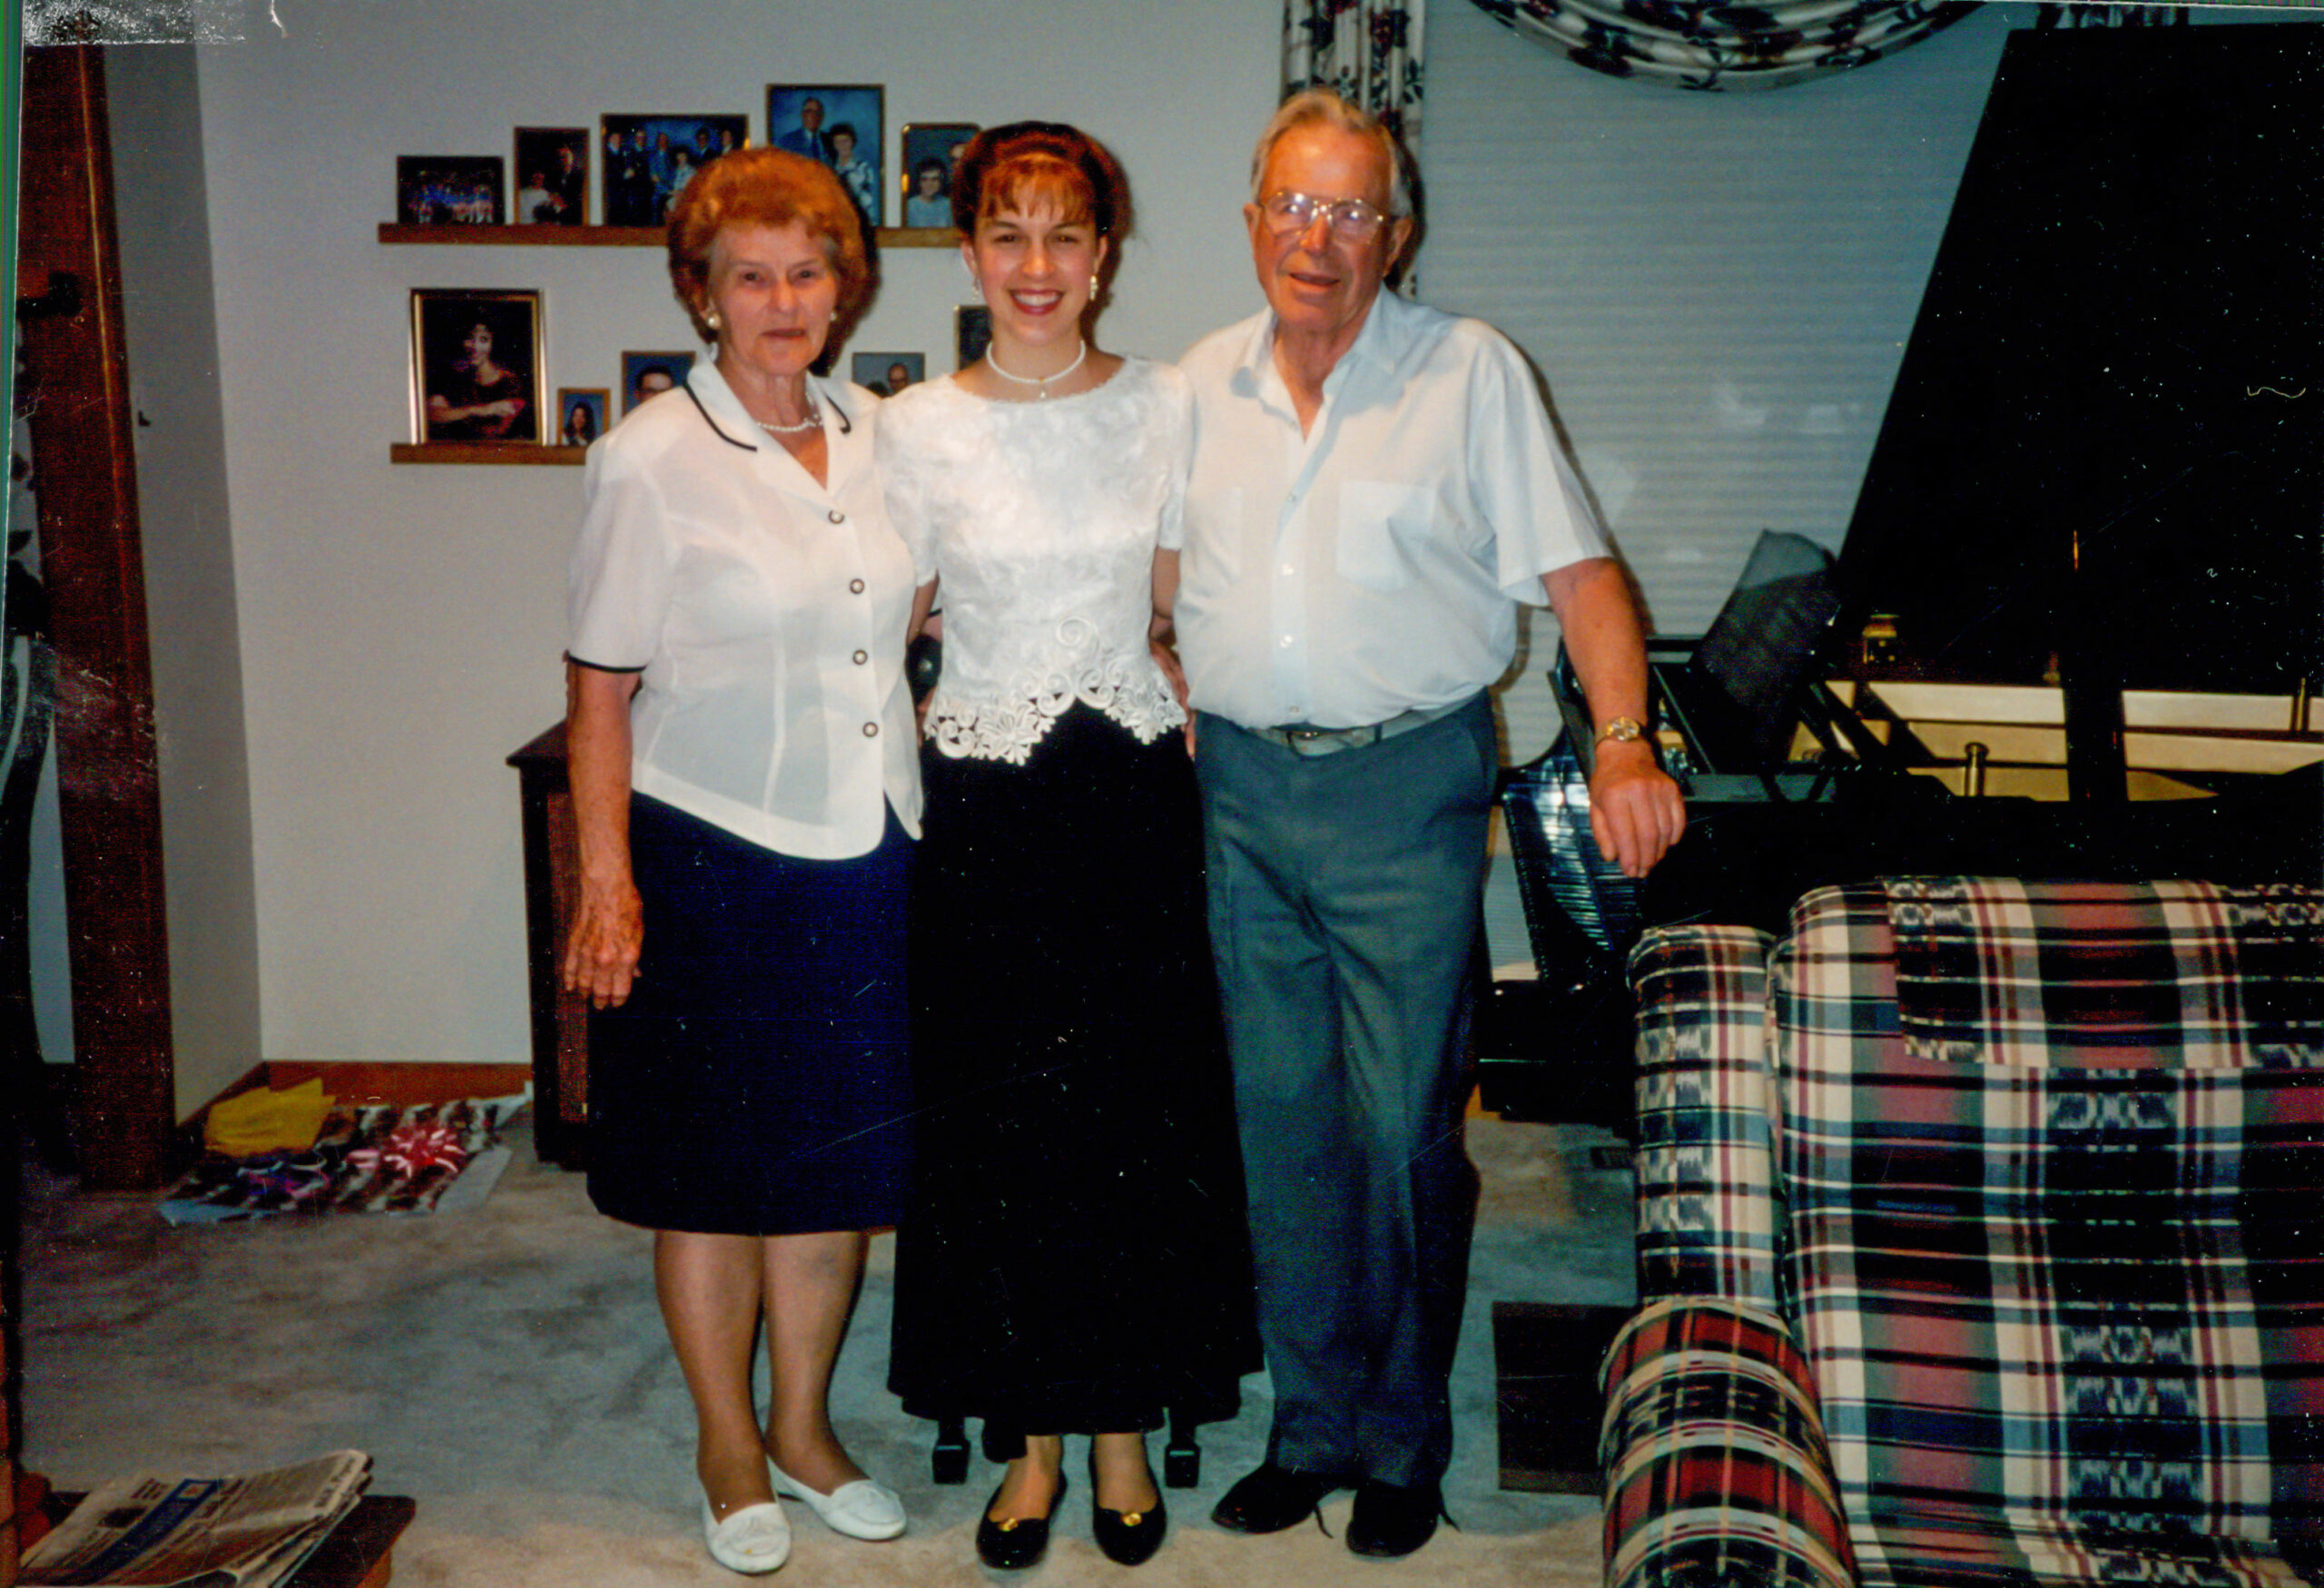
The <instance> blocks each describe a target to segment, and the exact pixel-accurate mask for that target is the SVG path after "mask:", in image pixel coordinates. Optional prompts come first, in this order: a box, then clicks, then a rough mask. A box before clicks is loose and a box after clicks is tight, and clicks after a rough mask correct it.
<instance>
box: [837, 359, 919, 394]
mask: <svg viewBox="0 0 2324 1588" xmlns="http://www.w3.org/2000/svg"><path fill="white" fill-rule="evenodd" d="M847 358H848V367H847V372H848V375H849V378H850V379H852V380H853V381H854V382H855V383H856V384H857V385H858V386H868V387H870V388H871V389H872V390H874V391H876V392H878V393H879V394H880V395H881V396H882V397H893V396H894V395H895V394H896V393H897V392H899V391H901V390H904V388H906V387H908V386H917V385H919V384H920V383H921V381H923V380H927V379H928V355H927V354H926V353H850V354H849V355H848V356H847Z"/></svg>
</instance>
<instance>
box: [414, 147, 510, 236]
mask: <svg viewBox="0 0 2324 1588" xmlns="http://www.w3.org/2000/svg"><path fill="white" fill-rule="evenodd" d="M507 192H508V189H507V172H506V170H505V166H504V163H503V162H502V160H501V158H500V156H499V155H497V154H399V155H397V156H396V219H397V220H399V221H400V222H403V223H404V224H405V225H407V226H497V225H500V224H501V223H502V222H504V221H506V220H507V214H508V212H507V208H506V207H505V201H506V199H507Z"/></svg>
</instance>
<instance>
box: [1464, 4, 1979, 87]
mask: <svg viewBox="0 0 2324 1588" xmlns="http://www.w3.org/2000/svg"><path fill="white" fill-rule="evenodd" d="M1475 4H1476V5H1477V6H1478V7H1479V8H1480V9H1482V10H1483V11H1484V12H1486V13H1487V14H1488V15H1492V16H1493V17H1495V18H1496V19H1498V20H1499V21H1501V22H1502V23H1503V24H1505V25H1508V26H1510V27H1512V28H1514V29H1515V30H1516V31H1517V32H1519V33H1521V34H1523V35H1528V36H1529V37H1531V38H1533V39H1535V40H1536V41H1538V42H1540V43H1541V44H1547V45H1548V46H1550V47H1551V48H1552V49H1556V50H1561V51H1562V52H1564V53H1565V54H1567V55H1569V56H1571V58H1572V59H1573V60H1575V61H1577V62H1579V63H1581V64H1582V65H1585V66H1589V67H1591V68H1593V69H1595V70H1597V71H1600V72H1606V73H1610V74H1612V75H1614V76H1617V77H1636V78H1639V79H1641V80H1643V81H1646V82H1653V83H1663V84H1669V85H1670V86H1672V87H1675V88H1718V89H1733V88H1780V87H1782V86H1784V85H1785V84H1792V83H1800V82H1804V81H1806V80H1807V79H1808V78H1811V77H1823V76H1828V75H1829V74H1832V73H1834V72H1840V71H1845V70H1846V69H1847V68H1849V67H1852V66H1861V65H1864V64H1866V63H1867V62H1871V61H1876V60H1878V59H1880V57H1881V56H1883V55H1886V54H1892V53H1893V52H1895V51H1896V50H1900V49H1903V48H1904V47H1905V45H1907V44H1917V43H1919V42H1920V41H1921V40H1922V39H1925V38H1926V37H1928V35H1931V34H1933V33H1935V32H1937V31H1938V30H1939V29H1941V28H1944V27H1946V26H1949V25H1952V24H1953V23H1955V22H1958V21H1960V20H1961V18H1962V17H1964V16H1965V15H1968V14H1969V13H1970V12H1972V11H1974V10H1975V9H1976V5H1975V4H1974V0H1760V3H1759V4H1757V5H1720V4H1716V3H1713V0H1475Z"/></svg>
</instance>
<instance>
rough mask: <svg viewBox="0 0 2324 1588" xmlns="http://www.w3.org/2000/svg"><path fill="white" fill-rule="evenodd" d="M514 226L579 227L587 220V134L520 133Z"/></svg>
mask: <svg viewBox="0 0 2324 1588" xmlns="http://www.w3.org/2000/svg"><path fill="white" fill-rule="evenodd" d="M508 169H509V170H510V171H511V172H512V173H515V175H516V178H517V202H516V204H515V205H514V206H513V207H512V208H511V209H510V211H509V214H508V223H509V224H510V225H512V226H583V225H586V224H587V223H588V220H589V129H588V128H586V127H518V128H517V153H516V163H515V164H513V165H511V166H510V167H509V168H508Z"/></svg>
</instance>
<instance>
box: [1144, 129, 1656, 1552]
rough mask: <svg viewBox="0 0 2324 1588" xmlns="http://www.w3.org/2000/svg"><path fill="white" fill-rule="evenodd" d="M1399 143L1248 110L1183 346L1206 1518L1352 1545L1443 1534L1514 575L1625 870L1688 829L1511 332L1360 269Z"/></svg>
mask: <svg viewBox="0 0 2324 1588" xmlns="http://www.w3.org/2000/svg"><path fill="white" fill-rule="evenodd" d="M1406 158H1407V157H1406V156H1405V154H1404V153H1403V149H1402V147H1401V146H1400V145H1399V144H1398V143H1396V141H1395V139H1394V137H1393V135H1392V134H1391V133H1388V132H1387V131H1386V130H1385V129H1384V128H1383V127H1382V126H1381V124H1380V123H1378V122H1377V121H1376V120H1374V118H1373V117H1371V116H1370V115H1368V114H1366V113H1364V112H1361V111H1359V110H1357V109H1355V108H1354V106H1352V105H1349V104H1346V103H1345V102H1344V101H1342V100H1340V99H1338V98H1337V97H1335V96H1334V95H1331V94H1323V93H1310V94H1302V95H1299V96H1297V97H1296V98H1294V99H1293V100H1291V101H1289V102H1288V103H1287V104H1285V105H1284V107H1283V108H1282V110H1280V111H1279V112H1277V113H1276V115H1275V119H1274V121H1273V122H1272V123H1269V125H1268V127H1267V129H1266V132H1265V134H1264V135H1263V136H1262V137H1261V139H1260V141H1259V145H1258V151H1257V153H1256V156H1255V158H1254V160H1253V164H1252V177H1253V181H1252V190H1251V202H1250V203H1249V204H1247V205H1246V206H1245V209H1244V217H1245V219H1246V222H1248V224H1249V227H1250V232H1251V252H1252V255H1253V257H1254V258H1255V260H1256V262H1257V266H1258V276H1259V284H1260V286H1261V288H1262V289H1263V290H1264V291H1265V293H1266V298H1267V304H1268V307H1267V309H1266V310H1265V311H1263V312H1261V313H1260V314H1258V315H1257V316H1256V317H1254V318H1253V319H1250V320H1247V321H1244V322H1242V323H1241V324H1239V325H1234V326H1230V327H1228V328H1227V329H1226V330H1222V331H1219V332H1217V333H1216V334H1215V335H1213V336H1211V337H1208V338H1206V339H1205V340H1203V341H1202V342H1200V343H1198V344H1197V345H1196V347H1195V348H1194V350H1192V351H1191V352H1189V353H1188V354H1187V357H1186V359H1185V360H1184V364H1183V368H1184V369H1185V370H1186V371H1187V374H1188V375H1189V376H1190V377H1192V380H1193V384H1194V390H1195V450H1194V459H1193V463H1192V467H1191V471H1190V475H1189V478H1188V482H1187V492H1186V508H1185V517H1184V522H1183V526H1182V527H1181V528H1179V529H1178V531H1177V532H1176V533H1175V534H1173V535H1172V536H1170V537H1169V538H1170V539H1174V540H1175V541H1177V546H1178V548H1179V549H1178V559H1179V560H1178V566H1177V569H1176V571H1175V574H1174V573H1173V570H1172V569H1171V567H1169V564H1168V558H1167V554H1166V557H1165V559H1164V565H1163V567H1162V568H1161V569H1160V570H1159V577H1158V579H1157V591H1158V592H1159V594H1160V595H1161V597H1162V600H1163V605H1164V609H1165V612H1166V613H1169V612H1170V611H1171V609H1172V588H1171V587H1173V586H1175V587H1176V588H1175V621H1176V626H1177V641H1178V646H1179V651H1180V655H1181V657H1182V658H1183V661H1184V664H1185V667H1186V673H1187V682H1188V686H1189V690H1190V695H1191V700H1192V704H1193V705H1194V706H1195V707H1196V712H1197V714H1198V715H1197V718H1196V722H1197V737H1196V762H1197V767H1198V772H1199V776H1200V781H1201V786H1202V794H1203V813H1204V820H1205V825H1206V833H1207V842H1208V850H1209V867H1210V877H1209V883H1210V918H1211V932H1212V939H1213V947H1214V949H1215V951H1216V955H1217V961H1218V971H1219V979H1220V983H1221V989H1222V991H1223V992H1224V995H1225V999H1226V1014H1227V1022H1228V1031H1229V1040H1230V1041H1231V1044H1232V1050H1233V1056H1234V1065H1235V1081H1236V1107H1237V1110H1238V1111H1239V1115H1240V1119H1241V1129H1242V1135H1243V1144H1244V1156H1245V1161H1246V1173H1247V1175H1248V1178H1249V1189H1250V1208H1251V1234H1252V1246H1253V1251H1254V1256H1255V1258H1256V1264H1257V1277H1258V1286H1259V1318H1260V1334H1261V1337H1262V1341H1263V1343H1264V1345H1265V1350H1266V1357H1267V1366H1268V1369H1269V1371H1270V1373H1271V1374H1272V1376H1273V1378H1274V1384H1275V1422H1274V1427H1273V1429H1272V1432H1271V1433H1270V1435H1269V1439H1268V1446H1267V1455H1266V1460H1265V1464H1264V1465H1261V1466H1260V1467H1259V1468H1258V1469H1257V1470H1256V1471H1255V1472H1253V1473H1251V1474H1250V1475H1247V1476H1246V1477H1245V1478H1244V1479H1243V1480H1242V1481H1241V1482H1239V1483H1237V1484H1236V1485H1235V1486H1234V1487H1233V1488H1232V1489H1230V1490H1229V1491H1228V1492H1227V1494H1226V1496H1225V1498H1223V1499H1222V1500H1221V1501H1220V1502H1219V1504H1218V1507H1217V1510H1216V1513H1215V1517H1216V1521H1217V1522H1218V1523H1219V1524H1220V1525H1222V1526H1225V1527H1229V1528H1234V1529H1236V1530H1238V1531H1242V1532H1247V1533H1268V1532H1273V1531H1275V1530H1277V1529H1280V1528H1284V1527H1287V1526H1289V1525H1291V1524H1294V1523H1295V1522H1297V1521H1299V1520H1300V1519H1301V1518H1302V1517H1305V1516H1306V1515H1308V1514H1312V1513H1313V1512H1314V1511H1315V1508H1316V1506H1317V1504H1319V1503H1320V1501H1321V1500H1322V1499H1323V1498H1324V1496H1325V1495H1326V1494H1330V1493H1332V1492H1333V1491H1334V1490H1335V1489H1339V1488H1344V1487H1348V1486H1354V1489H1355V1504H1354V1514H1353V1517H1352V1519H1351V1521H1350V1523H1349V1525H1348V1528H1347V1542H1348V1545H1349V1547H1350V1548H1352V1549H1354V1550H1355V1551H1356V1552H1357V1553H1362V1554H1368V1555H1378V1556H1393V1555H1402V1554H1406V1553H1410V1552H1411V1551H1413V1550H1414V1549H1417V1548H1419V1547H1420V1545H1422V1544H1424V1543H1426V1542H1427V1540H1428V1539H1429V1537H1430V1536H1431V1535H1432V1534H1433V1533H1434V1531H1435V1527H1436V1522H1437V1518H1438V1516H1439V1514H1441V1511H1442V1507H1443V1500H1442V1495H1441V1492H1440V1487H1439V1485H1440V1482H1441V1480H1442V1478H1443V1473H1444V1469H1445V1465H1446V1464H1447V1462H1448V1460H1449V1458H1450V1455H1451V1452H1452V1417H1451V1409H1450V1404H1449V1398H1448V1395H1447V1391H1446V1381H1447V1379H1448V1377H1449V1376H1450V1373H1451V1369H1452V1350H1453V1344H1454V1339H1455V1336H1456V1335H1457V1333H1458V1330H1459V1326H1460V1315H1461V1307H1462V1291H1463V1288H1464V1285H1465V1281H1466V1270H1467V1266H1468V1249H1469V1236H1470V1229H1471V1226H1472V1219H1473V1215H1474V1203H1475V1179H1474V1174H1473V1171H1472V1169H1471V1168H1470V1166H1469V1162H1468V1158H1467V1155H1466V1153H1465V1151H1464V1150H1463V1149H1462V1139H1461V1119H1462V1109H1463V1106H1464V1102H1465V1096H1464V1093H1465V1090H1466V1085H1467V1080H1468V1076H1467V1073H1466V1065H1465V1058H1464V1051H1463V1050H1464V1048H1465V1045H1466V1041H1467V1028H1468V1015H1469V1005H1470V989H1469V984H1468V977H1469V967H1470V962H1471V955H1472V952H1473V948H1474V944H1475V942H1476V933H1477V930H1478V916H1479V910H1480V894H1481V885H1480V884H1481V882H1482V873H1483V867H1484V857H1485V832H1486V821H1487V816H1488V813H1489V810H1490V807H1491V802H1492V788H1493V779H1494V774H1495V772H1496V769H1497V763H1498V754H1497V748H1496V745H1495V740H1494V735H1493V724H1492V705H1491V703H1490V702H1489V700H1488V699H1487V697H1486V694H1485V690H1486V687H1487V686H1489V685H1491V684H1492V682H1493V681H1494V680H1495V679H1496V678H1498V677H1499V676H1501V675H1502V673H1503V672H1504V671H1506V670H1507V668H1508V666H1509V664H1510V661H1511V659H1512V656H1514V654H1515V646H1516V612H1517V606H1518V604H1519V603H1520V602H1530V603H1533V604H1536V605H1538V604H1540V603H1541V601H1542V600H1543V599H1544V598H1546V600H1547V602H1548V604H1549V605H1550V607H1551V608H1553V609H1554V610H1555V611H1556V613H1557V616H1558V620H1559V623H1560V624H1561V626H1562V628H1563V630H1564V634H1565V639H1566V644H1567V646H1568V649H1569V651H1570V652H1571V656H1572V657H1573V661H1574V666H1575V668H1576V671H1577V672H1578V673H1579V674H1580V676H1581V682H1582V686H1583V689H1584V691H1585V693H1586V694H1587V695H1588V696H1589V699H1590V707H1591V710H1592V712H1593V714H1594V716H1595V720H1596V722H1597V725H1598V729H1599V735H1598V737H1599V745H1598V755H1597V764H1596V771H1595V774H1593V776H1592V778H1591V784H1590V818H1591V824H1592V826H1593V828H1594V830H1595V832H1596V833H1597V839H1598V843H1599V844H1600V847H1601V848H1602V849H1603V850H1604V851H1605V853H1607V854H1608V855H1609V856H1610V857H1611V858H1612V859H1613V860H1614V861H1615V862H1616V863H1618V864H1620V866H1621V868H1622V869H1623V870H1624V871H1625V872H1627V873H1630V875H1632V876H1639V875H1643V874H1644V873H1645V872H1646V871H1647V869H1648V868H1649V867H1650V866H1652V865H1653V864H1654V863H1656V862H1657V861H1658V860H1659V859H1660V858H1661V856H1662V853H1663V852H1664V851H1665V850H1666V849H1667V848H1668V847H1669V845H1670V844H1671V843H1673V842H1675V841H1676V840H1677V838H1678V836H1679V831H1680V829H1681V827H1682V826H1683V825H1684V824H1685V814H1684V811H1683V809H1682V807H1681V805H1680V803H1679V794H1678V790H1677V788H1676V786H1675V785H1674V784H1672V783H1671V781H1670V780H1669V778H1668V777H1666V776H1665V775H1663V774H1662V772H1661V770H1660V769H1659V767H1658V766H1657V765H1656V764H1655V760H1654V755H1653V749H1652V746H1651V745H1650V743H1649V741H1647V740H1646V739H1645V738H1643V737H1642V736H1641V732H1640V721H1641V720H1642V719H1643V718H1644V717H1645V715H1646V659H1645V654H1644V646H1643V644H1642V640H1641V636H1640V625H1639V619H1638V615H1637V612H1636V609H1635V607H1633V605H1632V603H1631V600H1630V587H1629V584H1628V582H1627V580H1626V579H1625V577H1624V576H1623V573H1622V570H1621V568H1620V567H1619V566H1618V565H1617V564H1616V563H1615V562H1614V560H1613V559H1612V558H1611V557H1610V556H1609V555H1608V554H1607V547H1606V541H1605V538H1604V536H1603V534H1602V533H1601V531H1600V528H1599V527H1598V524H1597V523H1596V521H1595V519H1594V518H1593V517H1592V515H1591V512H1590V507H1589V504H1588V500H1587V498H1585V497H1584V495H1583V493H1582V490H1581V485H1580V482H1579V481H1578V480H1577V479H1576V478H1575V477H1574V474H1573V472H1572V469H1571V467H1570V466H1569V464H1568V463H1567V461H1566V459H1565V456H1564V454H1563V451H1562V450H1561V448H1560V447H1559V445H1558V442H1557V439H1556V436H1555V433H1554V431H1553V430H1552V429H1551V424H1550V420H1549V416H1548V414H1547V413H1546V411H1545V410H1544V409H1543V407H1542V404H1541V398H1540V396H1539V395H1538V393H1537V390H1536V389H1535V386H1534V383H1533V380H1532V378H1531V373H1530V371H1529V370H1528V369H1527V367H1526V365H1525V363H1524V361H1523V360H1522V359H1521V356H1520V355H1519V354H1518V353H1517V351H1516V350H1515V349H1513V348H1512V346H1511V345H1510V344H1509V343H1508V342H1507V341H1506V340H1504V339H1502V337H1501V336H1500V335H1499V334H1498V333H1496V332H1494V331H1493V330H1491V329H1490V328H1489V327H1487V326H1485V325H1483V324H1481V323H1480V322H1478V321H1471V320H1457V319H1454V318H1452V317H1451V316H1449V315H1445V314H1442V313H1439V312H1437V311H1433V310H1431V309H1426V308H1423V307H1420V306H1418V305H1416V304H1413V303H1410V302H1406V301H1403V300H1402V299H1400V298H1398V297H1396V296H1395V295H1393V294H1392V293H1383V292H1382V291H1381V286H1382V283H1383V281H1384V280H1385V279H1386V277H1387V276H1388V273H1389V272H1390V271H1391V270H1392V269H1393V267H1394V265H1395V264H1396V262H1397V261H1398V259H1399V257H1400V256H1401V255H1402V253H1403V250H1404V249H1405V248H1406V247H1407V246H1408V245H1409V243H1410V242H1411V241H1412V236H1413V216H1412V209H1411V200H1410V192H1411V182H1410V176H1409V173H1408V170H1407V167H1406V164H1405V161H1406Z"/></svg>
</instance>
